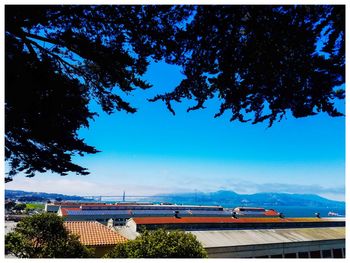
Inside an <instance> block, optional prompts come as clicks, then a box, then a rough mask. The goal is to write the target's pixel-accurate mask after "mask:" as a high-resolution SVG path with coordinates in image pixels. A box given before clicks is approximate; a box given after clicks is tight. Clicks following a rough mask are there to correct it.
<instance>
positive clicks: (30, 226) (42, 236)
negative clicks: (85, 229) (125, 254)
mask: <svg viewBox="0 0 350 263" xmlns="http://www.w3.org/2000/svg"><path fill="white" fill-rule="evenodd" d="M5 250H6V253H11V254H13V255H15V256H16V257H19V258H86V257H93V255H94V254H93V251H92V250H91V249H88V248H87V247H85V246H84V245H83V244H81V243H80V241H79V240H78V237H76V236H74V235H71V234H70V233H68V231H67V230H66V229H65V228H64V225H63V219H62V218H61V217H59V216H57V215H56V214H48V213H43V214H39V215H34V216H30V217H26V218H24V219H22V220H21V221H20V222H19V223H18V225H17V226H16V228H15V230H14V232H10V233H8V234H7V235H6V236H5Z"/></svg>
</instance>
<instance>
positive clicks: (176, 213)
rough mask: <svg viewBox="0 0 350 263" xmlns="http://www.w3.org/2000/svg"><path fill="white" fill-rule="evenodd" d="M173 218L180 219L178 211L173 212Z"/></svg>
mask: <svg viewBox="0 0 350 263" xmlns="http://www.w3.org/2000/svg"><path fill="white" fill-rule="evenodd" d="M174 216H175V217H176V218H181V217H180V211H178V210H176V211H174Z"/></svg>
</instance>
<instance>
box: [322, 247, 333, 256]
mask: <svg viewBox="0 0 350 263" xmlns="http://www.w3.org/2000/svg"><path fill="white" fill-rule="evenodd" d="M322 257H323V258H331V257H332V253H331V250H330V249H327V250H322Z"/></svg>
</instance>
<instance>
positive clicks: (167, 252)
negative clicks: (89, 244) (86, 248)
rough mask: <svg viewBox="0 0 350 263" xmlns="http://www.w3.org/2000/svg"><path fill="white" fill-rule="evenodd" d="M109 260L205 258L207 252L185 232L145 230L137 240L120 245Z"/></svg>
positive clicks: (111, 253)
mask: <svg viewBox="0 0 350 263" xmlns="http://www.w3.org/2000/svg"><path fill="white" fill-rule="evenodd" d="M105 257H107V258H204V257H207V252H206V251H205V250H204V248H203V246H202V245H201V243H199V241H198V240H197V239H196V237H195V236H194V235H192V234H190V233H185V232H183V231H177V230H176V231H166V230H165V229H162V228H159V229H157V230H154V231H148V230H144V231H143V232H142V234H141V235H140V236H138V237H137V238H136V239H135V240H130V241H128V242H125V243H120V244H118V245H117V246H116V247H115V248H114V249H113V250H112V251H111V252H109V253H108V254H106V256H105Z"/></svg>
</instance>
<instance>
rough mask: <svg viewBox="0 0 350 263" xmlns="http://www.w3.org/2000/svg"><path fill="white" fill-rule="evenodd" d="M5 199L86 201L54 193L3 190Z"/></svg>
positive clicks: (81, 198)
mask: <svg viewBox="0 0 350 263" xmlns="http://www.w3.org/2000/svg"><path fill="white" fill-rule="evenodd" d="M5 198H10V199H18V200H19V201H38V202H40V201H46V200H48V199H50V200H55V199H58V200H76V201H78V200H88V199H86V198H84V197H81V196H77V195H63V194H56V193H44V192H27V191H20V190H5Z"/></svg>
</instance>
